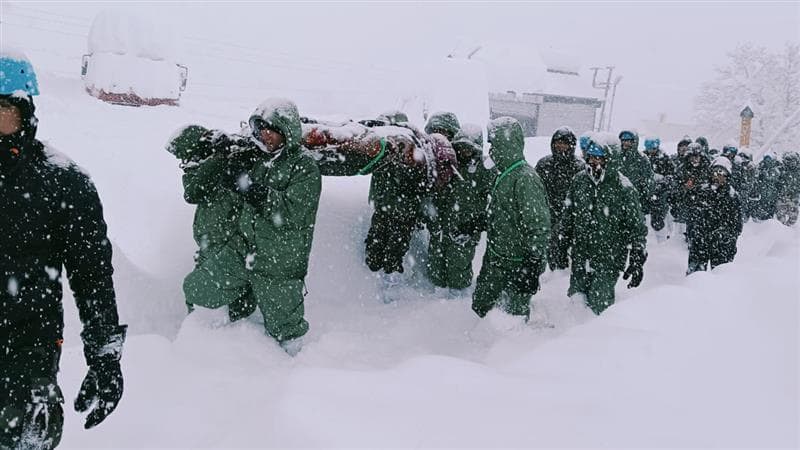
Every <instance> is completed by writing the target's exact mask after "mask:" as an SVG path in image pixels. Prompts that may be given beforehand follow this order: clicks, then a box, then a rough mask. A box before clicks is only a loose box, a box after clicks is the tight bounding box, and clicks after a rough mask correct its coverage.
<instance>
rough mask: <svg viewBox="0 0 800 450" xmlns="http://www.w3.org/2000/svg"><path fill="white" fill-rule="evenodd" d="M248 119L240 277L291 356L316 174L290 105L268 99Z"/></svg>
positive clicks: (300, 326) (298, 328) (303, 327)
mask: <svg viewBox="0 0 800 450" xmlns="http://www.w3.org/2000/svg"><path fill="white" fill-rule="evenodd" d="M249 125H250V130H251V131H252V133H253V136H254V137H255V139H254V142H255V143H256V145H257V146H258V148H259V149H260V150H261V151H262V152H263V153H262V155H263V156H262V157H261V158H259V160H258V161H257V162H256V163H255V165H254V166H253V167H252V168H251V169H250V170H249V171H248V172H247V174H246V175H245V176H244V177H242V178H240V179H239V182H238V190H239V192H241V193H242V195H243V197H244V200H245V203H244V205H243V208H242V215H241V218H240V219H239V230H240V231H241V232H242V234H243V235H244V237H245V240H246V241H247V243H248V245H249V246H250V249H251V253H250V254H249V255H248V257H247V259H246V261H245V263H246V268H247V269H248V273H249V277H248V281H249V283H250V286H251V288H252V290H253V294H254V297H255V301H256V303H257V304H258V307H259V309H260V310H261V314H262V315H263V317H264V326H265V327H266V330H267V333H268V334H269V335H270V336H272V337H274V338H275V339H276V340H277V341H278V342H279V343H280V344H281V346H282V347H283V348H284V350H286V351H287V353H289V354H290V355H294V354H295V353H297V352H298V351H299V350H300V346H301V345H302V341H301V339H300V338H301V337H302V336H303V335H305V334H306V332H307V331H308V322H307V321H306V319H305V317H304V306H303V297H304V294H303V290H304V287H305V282H304V279H305V277H306V274H307V273H308V258H309V254H310V253H311V243H312V240H313V237H314V225H315V224H316V220H317V209H318V207H319V197H320V193H321V190H322V177H321V175H320V172H319V168H318V167H317V164H316V162H315V161H314V159H313V158H312V157H311V156H310V155H309V154H308V153H307V152H306V151H305V149H304V148H303V147H302V145H301V141H302V130H301V127H300V115H299V114H298V112H297V106H295V104H294V103H292V102H291V101H289V100H283V99H269V100H267V101H265V102H263V103H262V104H261V105H259V107H258V108H256V111H255V112H254V113H253V114H252V115H251V116H250V120H249Z"/></svg>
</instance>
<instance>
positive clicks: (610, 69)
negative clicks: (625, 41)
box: [589, 66, 614, 131]
mask: <svg viewBox="0 0 800 450" xmlns="http://www.w3.org/2000/svg"><path fill="white" fill-rule="evenodd" d="M589 70H594V76H592V87H593V88H595V89H605V94H604V95H603V107H602V108H601V109H600V123H599V124H598V125H597V130H596V131H600V130H602V129H603V122H604V121H605V117H606V104H607V103H608V90H609V89H610V88H611V74H612V73H613V72H614V66H606V67H590V68H589ZM600 70H607V71H608V77H607V78H606V81H604V82H597V72H598V71H600Z"/></svg>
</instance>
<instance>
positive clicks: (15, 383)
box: [0, 343, 64, 449]
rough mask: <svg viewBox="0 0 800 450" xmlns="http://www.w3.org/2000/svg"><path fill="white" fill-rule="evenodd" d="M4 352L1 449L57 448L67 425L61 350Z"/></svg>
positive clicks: (0, 390)
mask: <svg viewBox="0 0 800 450" xmlns="http://www.w3.org/2000/svg"><path fill="white" fill-rule="evenodd" d="M0 351H2V354H0V448H2V449H6V448H11V449H52V448H55V447H56V446H57V445H58V444H59V442H61V431H62V427H63V425H64V411H63V409H62V407H61V404H62V403H64V396H63V395H62V394H61V389H60V388H59V387H58V383H57V380H56V374H57V373H58V361H59V358H60V356H61V349H60V347H59V346H57V345H56V343H52V344H51V345H50V346H48V347H47V348H44V347H27V348H20V349H14V350H11V351H10V352H8V353H7V349H5V348H3V347H2V346H0Z"/></svg>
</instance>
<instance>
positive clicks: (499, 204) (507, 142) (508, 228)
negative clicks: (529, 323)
mask: <svg viewBox="0 0 800 450" xmlns="http://www.w3.org/2000/svg"><path fill="white" fill-rule="evenodd" d="M488 132H489V133H488V135H489V143H490V144H491V148H490V150H489V156H490V158H491V159H492V160H493V161H494V162H495V164H496V167H497V170H498V172H500V175H498V176H497V177H496V179H495V180H494V183H493V184H492V190H491V193H490V197H489V203H488V206H487V225H488V227H487V245H486V252H485V253H484V255H483V265H482V266H481V271H480V274H479V275H478V282H477V285H476V287H475V292H474V294H473V297H472V309H473V311H475V313H476V314H477V315H478V316H479V317H484V316H486V314H487V313H488V312H489V311H490V310H491V309H492V308H494V307H496V306H499V307H501V308H502V309H504V310H505V312H507V313H509V314H512V315H516V316H522V317H524V318H525V320H527V319H528V318H529V317H530V299H531V296H532V295H533V294H535V293H536V292H537V291H538V290H539V275H541V274H542V272H544V268H545V266H546V264H547V244H548V239H549V237H550V211H549V208H548V205H547V196H546V194H545V190H544V186H543V185H542V180H541V179H540V178H539V175H537V174H536V171H535V170H534V169H533V167H531V166H530V165H528V163H527V162H526V161H525V157H524V156H523V154H522V150H523V149H524V147H525V139H524V134H523V131H522V126H521V125H520V124H519V122H518V121H517V120H516V119H513V118H511V117H500V118H497V119H494V120H492V121H491V122H489V130H488Z"/></svg>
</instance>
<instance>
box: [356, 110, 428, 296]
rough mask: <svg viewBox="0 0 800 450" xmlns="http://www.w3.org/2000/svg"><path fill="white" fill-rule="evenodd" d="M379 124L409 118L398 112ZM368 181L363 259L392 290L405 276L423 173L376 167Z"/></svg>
mask: <svg viewBox="0 0 800 450" xmlns="http://www.w3.org/2000/svg"><path fill="white" fill-rule="evenodd" d="M378 120H379V121H381V122H383V123H382V124H384V125H406V124H407V123H408V117H407V116H406V115H405V114H404V113H402V112H397V111H395V112H390V113H385V114H382V115H381V116H380V117H379V118H378ZM371 177H372V178H371V179H370V185H369V200H370V202H371V203H372V206H373V213H372V219H371V221H370V227H369V231H368V232H367V238H366V240H365V241H364V242H365V244H366V247H365V256H366V258H365V259H366V263H367V267H369V269H370V270H371V271H373V272H382V274H381V276H382V278H383V282H384V284H385V285H386V287H387V288H391V287H393V286H395V285H396V284H398V283H399V280H400V278H399V277H400V274H402V273H403V272H404V268H403V257H404V256H405V255H406V253H407V252H408V249H409V245H410V242H411V235H412V234H413V232H414V230H415V229H416V228H417V225H418V224H419V221H420V215H421V214H420V211H421V205H422V200H423V198H424V196H425V195H426V193H427V185H428V182H427V178H426V176H425V173H424V171H420V170H417V169H416V168H414V167H411V166H407V165H402V164H394V163H389V162H386V163H383V164H381V166H379V167H376V168H375V169H374V170H373V171H372V175H371Z"/></svg>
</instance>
